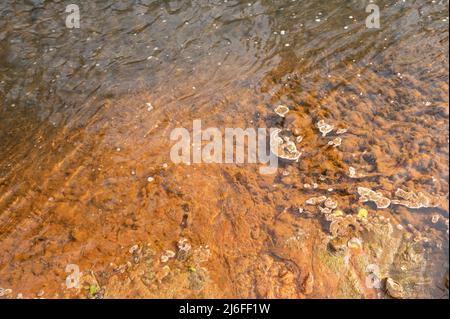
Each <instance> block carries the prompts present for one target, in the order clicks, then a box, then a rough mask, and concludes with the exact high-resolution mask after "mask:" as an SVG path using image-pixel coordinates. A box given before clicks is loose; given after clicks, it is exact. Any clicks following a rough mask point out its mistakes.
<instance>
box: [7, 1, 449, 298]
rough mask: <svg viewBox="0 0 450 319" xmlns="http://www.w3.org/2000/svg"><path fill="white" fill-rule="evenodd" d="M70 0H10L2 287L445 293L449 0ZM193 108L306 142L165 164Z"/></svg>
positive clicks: (29, 294)
mask: <svg viewBox="0 0 450 319" xmlns="http://www.w3.org/2000/svg"><path fill="white" fill-rule="evenodd" d="M71 3H72V2H71V1H45V0H41V1H39V0H27V1H13V0H4V1H2V2H1V3H0V18H1V19H0V251H1V253H0V298H2V297H6V298H16V297H17V296H18V295H19V296H23V297H25V298H34V297H45V298H85V297H88V298H92V297H109V298H185V297H189V298H391V297H393V296H392V291H391V293H389V291H387V290H388V289H387V288H386V284H385V281H386V279H388V278H393V279H394V280H395V281H396V282H398V283H399V284H400V285H401V287H402V290H403V292H402V297H404V298H448V257H449V254H448V249H449V248H448V241H449V237H448V236H449V234H448V229H449V226H448V219H449V214H448V212H449V205H448V200H449V198H448V196H449V195H448V185H449V163H448V156H449V122H448V116H449V87H448V76H449V64H448V63H449V51H448V42H449V38H448V35H449V32H448V14H449V4H448V1H439V0H436V1H425V0H421V1H414V0H407V1H376V2H375V3H376V4H377V5H378V6H379V8H380V19H381V20H380V24H381V25H380V28H379V29H370V28H368V27H367V26H366V22H365V21H366V17H367V16H368V15H369V13H367V12H366V7H367V6H368V4H369V3H370V2H369V1H361V0H359V1H356V0H355V1H352V0H348V1H346V0H341V1H337V0H328V1H319V0H282V1H264V0H260V1H239V0H234V1H232V0H228V1H226V0H222V1H214V0H210V1H206V0H197V1H151V0H147V1H146V0H141V1H89V2H88V1H84V2H83V3H80V4H79V7H80V15H81V20H80V28H79V29H70V28H67V27H66V24H65V22H66V17H67V16H68V14H69V13H66V12H65V10H66V6H67V5H69V4H71ZM278 105H286V106H288V108H289V113H288V114H287V115H286V116H285V117H283V118H282V117H279V116H278V115H277V114H275V112H274V109H275V108H276V107H277V106H278ZM194 119H201V120H202V121H203V123H204V126H205V127H217V128H220V129H223V128H226V127H232V128H237V127H239V128H243V129H245V128H248V127H254V128H258V127H277V128H280V129H283V130H287V131H290V132H294V133H295V132H296V131H298V132H300V133H299V134H301V137H302V140H301V142H299V143H298V145H297V146H298V147H299V149H301V151H302V156H301V158H300V159H299V161H298V162H282V163H281V164H280V167H279V169H278V171H277V173H276V174H273V175H269V176H264V175H261V174H259V171H258V167H257V165H240V164H231V165H230V164H227V165H224V164H196V165H179V164H174V163H173V162H172V161H171V159H170V147H171V145H172V144H173V142H172V141H171V140H170V138H169V136H170V132H171V131H172V130H173V129H175V128H176V127H185V128H188V129H189V130H190V129H191V128H192V121H193V120H194ZM321 120H322V121H324V122H326V123H327V124H330V125H332V126H333V128H334V130H333V131H332V132H330V133H328V134H327V135H326V136H323V135H322V134H321V132H319V130H318V127H317V123H319V122H320V121H321ZM299 134H295V135H299ZM339 139H340V140H339ZM330 142H332V143H336V144H339V145H336V147H333V146H330V145H333V144H330ZM337 142H339V143H337ZM150 177H151V178H150ZM361 188H364V189H370V190H374V191H378V192H380V193H381V195H382V196H384V197H385V198H388V199H390V200H391V203H390V205H389V206H388V207H384V208H383V207H382V206H383V205H378V206H377V205H376V204H374V203H373V201H366V202H364V201H363V200H361V197H362V196H361ZM399 189H400V191H399ZM401 190H403V191H404V193H405V192H406V193H407V196H406V198H405V196H401V195H405V194H404V193H402V191H401ZM320 196H325V197H327V198H328V199H331V200H332V201H333V202H336V203H337V207H334V205H328V206H333V207H334V208H332V209H331V210H332V212H331V213H330V212H327V211H325V212H324V209H325V208H329V207H328V206H327V205H326V204H324V203H323V202H320V203H315V204H310V203H311V202H312V201H311V198H317V197H320ZM324 205H325V206H324ZM364 210H366V211H367V214H365V213H364ZM366 215H367V216H366ZM183 239H186V241H187V242H188V243H189V249H186V250H188V252H187V253H186V256H184V255H183V254H181V253H180V252H183V251H184V250H183V249H181V248H180V245H181V244H180V242H181V243H183V242H182V240H183ZM181 246H182V245H181ZM183 247H184V246H183ZM167 251H170V252H172V251H173V252H175V253H176V257H175V258H171V257H169V258H168V260H166V258H165V256H167V255H169V256H170V255H171V253H170V252H169V253H168V252H167ZM180 256H181V257H180ZM69 264H74V265H77V266H78V267H79V268H80V269H81V271H82V272H83V276H84V277H83V279H82V284H81V286H80V287H79V288H78V289H70V288H68V287H66V284H65V283H66V278H67V276H68V273H67V272H66V266H67V265H69ZM374 267H375V268H376V269H377V270H376V271H375V272H376V274H375V275H376V277H377V278H379V279H380V281H382V282H383V284H382V285H381V286H380V287H374V286H373V285H372V286H371V285H369V284H368V283H367V280H368V278H369V279H370V278H372V279H373V278H374V277H373V275H374V274H373V272H374V271H373V269H374ZM93 285H95V286H96V287H97V290H95V291H94V292H93V291H92V289H91V287H92V286H93ZM1 289H3V290H1ZM6 290H8V291H7V293H6V292H5V291H6ZM2 292H3V293H2ZM2 295H3V296H2Z"/></svg>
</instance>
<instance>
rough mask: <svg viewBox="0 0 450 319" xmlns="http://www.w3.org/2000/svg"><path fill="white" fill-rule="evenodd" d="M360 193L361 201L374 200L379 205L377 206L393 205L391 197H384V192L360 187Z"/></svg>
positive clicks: (381, 207) (386, 206)
mask: <svg viewBox="0 0 450 319" xmlns="http://www.w3.org/2000/svg"><path fill="white" fill-rule="evenodd" d="M358 194H359V196H360V198H359V200H360V201H361V202H363V203H365V202H369V201H371V202H374V203H375V204H376V205H377V208H380V209H383V208H388V207H389V206H390V205H391V200H390V199H389V198H387V197H384V196H383V194H382V193H380V192H375V191H373V190H371V189H369V188H365V187H358Z"/></svg>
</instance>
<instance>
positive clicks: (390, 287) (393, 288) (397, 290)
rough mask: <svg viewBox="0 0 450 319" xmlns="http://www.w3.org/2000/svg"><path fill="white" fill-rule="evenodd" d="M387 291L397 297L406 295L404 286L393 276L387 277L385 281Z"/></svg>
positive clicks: (400, 297)
mask: <svg viewBox="0 0 450 319" xmlns="http://www.w3.org/2000/svg"><path fill="white" fill-rule="evenodd" d="M385 285H386V292H387V293H388V294H389V295H390V296H391V297H392V298H395V299H402V298H403V297H404V291H403V287H402V286H401V285H400V284H399V283H398V282H396V281H395V280H394V279H392V278H386V281H385Z"/></svg>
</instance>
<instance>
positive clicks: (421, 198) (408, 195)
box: [392, 188, 435, 209]
mask: <svg viewBox="0 0 450 319" xmlns="http://www.w3.org/2000/svg"><path fill="white" fill-rule="evenodd" d="M395 196H397V197H399V198H401V199H394V200H392V203H393V204H396V205H402V206H406V207H408V208H412V209H419V208H429V207H435V205H434V204H433V203H432V201H431V199H430V198H429V197H427V196H425V194H423V193H421V192H418V193H417V194H416V193H414V192H407V191H405V190H403V189H401V188H399V189H397V191H396V192H395Z"/></svg>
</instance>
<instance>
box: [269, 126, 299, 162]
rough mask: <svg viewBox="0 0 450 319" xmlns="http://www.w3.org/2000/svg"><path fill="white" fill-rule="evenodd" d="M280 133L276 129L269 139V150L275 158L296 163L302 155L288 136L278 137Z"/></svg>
mask: <svg viewBox="0 0 450 319" xmlns="http://www.w3.org/2000/svg"><path fill="white" fill-rule="evenodd" d="M281 133H282V131H281V130H280V129H276V130H275V131H274V132H273V133H272V135H271V138H270V150H271V152H272V153H273V154H275V155H276V156H277V157H279V158H282V159H286V160H290V161H297V160H298V159H299V158H300V156H301V155H302V153H301V152H300V151H299V150H298V149H297V145H296V144H295V142H294V141H292V140H291V139H290V137H288V136H280V134H281Z"/></svg>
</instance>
